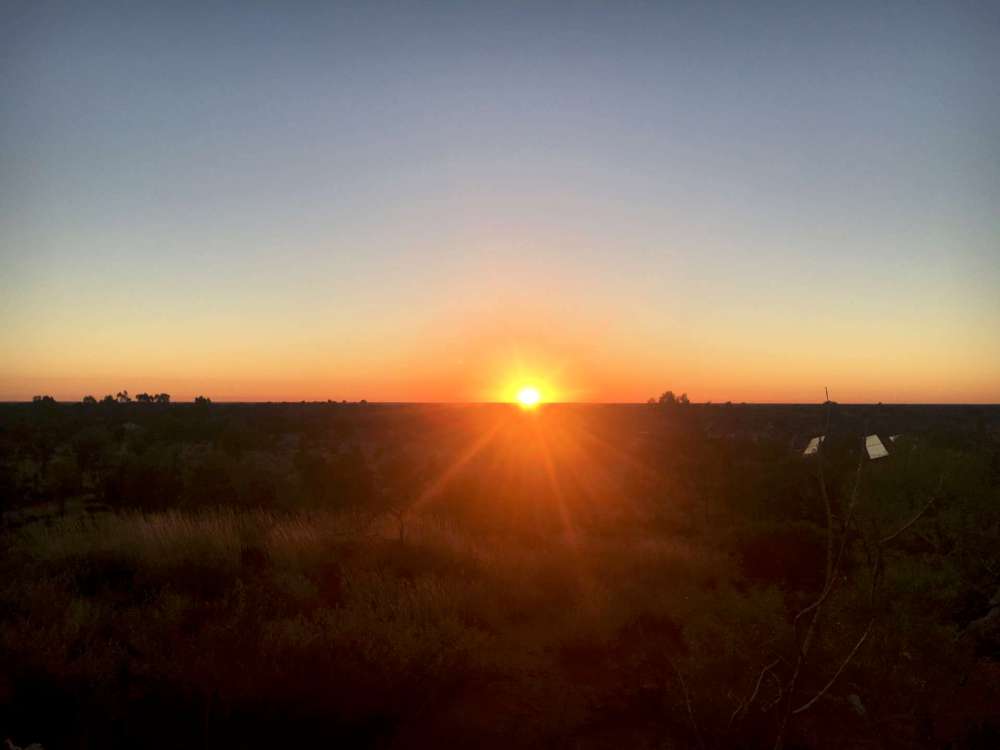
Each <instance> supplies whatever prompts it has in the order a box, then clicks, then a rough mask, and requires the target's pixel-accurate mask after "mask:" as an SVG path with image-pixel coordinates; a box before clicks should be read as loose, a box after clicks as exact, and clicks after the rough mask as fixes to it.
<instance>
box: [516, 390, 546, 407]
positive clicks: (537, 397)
mask: <svg viewBox="0 0 1000 750" xmlns="http://www.w3.org/2000/svg"><path fill="white" fill-rule="evenodd" d="M541 400H542V394H541V393H540V392H539V391H538V389H537V388H535V387H534V386H533V385H526V386H523V387H522V388H521V389H520V390H519V391H518V392H517V403H518V406H520V407H521V408H522V409H534V408H535V407H536V406H538V404H539V403H540V402H541Z"/></svg>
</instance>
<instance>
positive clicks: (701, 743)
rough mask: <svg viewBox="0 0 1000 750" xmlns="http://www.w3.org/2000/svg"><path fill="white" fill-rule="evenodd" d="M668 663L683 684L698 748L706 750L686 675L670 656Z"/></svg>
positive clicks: (685, 701)
mask: <svg viewBox="0 0 1000 750" xmlns="http://www.w3.org/2000/svg"><path fill="white" fill-rule="evenodd" d="M667 661H669V662H670V666H671V667H673V669H674V673H675V674H676V675H677V679H678V680H679V681H680V683H681V690H682V691H683V692H684V704H685V705H686V706H687V712H688V717H690V719H691V726H692V727H694V736H695V737H697V738H698V747H700V748H701V750H705V740H703V739H702V737H701V729H700V728H699V727H698V720H697V719H696V718H695V715H694V708H693V707H692V706H691V696H690V695H689V694H688V689H687V683H686V682H684V675H682V674H681V670H679V669H678V668H677V665H676V664H674V660H673V659H671V658H670V657H669V656H668V657H667Z"/></svg>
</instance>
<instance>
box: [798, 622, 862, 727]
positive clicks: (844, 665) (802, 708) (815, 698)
mask: <svg viewBox="0 0 1000 750" xmlns="http://www.w3.org/2000/svg"><path fill="white" fill-rule="evenodd" d="M874 625H875V618H874V617H873V618H872V619H871V620H869V621H868V627H867V628H865V632H864V633H862V634H861V637H860V638H859V639H858V642H857V643H855V644H854V648H852V649H851V652H850V653H849V654H848V655H847V658H846V659H844V661H843V663H842V664H841V665H840V668H839V669H838V670H837V671H836V672H834V673H833V677H831V678H830V681H829V682H828V683H826V685H824V686H823V689H822V690H820V691H819V692H818V693H816V695H815V696H813V698H812V700H810V701H808V702H806V703H803V704H802V705H801V706H799V707H798V708H796V709H795V710H794V711H792V713H793V714H800V713H802V712H803V711H807V710H809V709H810V708H812V706H813V705H814V704H815V703H816V701H818V700H819V699H820V698H822V697H823V696H824V695H825V694H826V692H827V691H828V690H829V689H830V688H831V687H833V683H835V682H836V681H837V678H838V677H840V673H841V672H843V671H844V670H845V669H846V668H847V665H848V664H849V663H850V662H851V659H853V658H854V655H855V654H856V653H858V649H860V648H861V645H862V644H863V643H864V642H865V641H866V640H867V639H868V636H869V635H871V632H872V627H873V626H874Z"/></svg>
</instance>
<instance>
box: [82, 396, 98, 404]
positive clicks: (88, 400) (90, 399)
mask: <svg viewBox="0 0 1000 750" xmlns="http://www.w3.org/2000/svg"><path fill="white" fill-rule="evenodd" d="M83 403H85V404H96V403H97V399H96V398H94V397H93V396H90V395H88V396H84V397H83Z"/></svg>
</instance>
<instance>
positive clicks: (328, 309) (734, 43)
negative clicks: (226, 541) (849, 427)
mask: <svg viewBox="0 0 1000 750" xmlns="http://www.w3.org/2000/svg"><path fill="white" fill-rule="evenodd" d="M876 5H877V7H875V6H876ZM0 9H2V10H0V269H2V272H0V321H2V326H0V398H24V397H30V395H31V394H32V393H35V392H41V391H46V392H53V393H55V394H56V395H57V396H58V397H64V398H78V397H79V396H80V395H81V394H82V393H83V392H91V391H109V390H117V389H118V388H119V387H131V388H132V389H135V390H161V389H165V390H170V389H172V391H173V392H174V393H178V394H188V393H189V392H195V391H199V392H200V391H203V390H204V391H209V392H212V393H215V394H216V395H218V396H221V397H232V398H274V399H280V398H299V397H303V398H312V397H315V398H326V397H333V398H340V397H346V398H359V397H364V396H367V397H368V398H384V399H393V400H410V399H413V400H425V399H449V398H460V399H465V398H480V397H484V398H486V397H490V395H491V394H493V393H495V392H496V389H497V388H506V387H507V380H509V379H510V378H515V379H522V378H528V379H531V378H540V379H541V380H543V381H548V382H550V384H551V388H552V390H553V391H559V392H560V394H562V395H565V396H566V397H573V398H584V399H591V398H592V399H596V400H630V399H638V398H643V397H645V396H647V395H653V394H654V393H655V392H657V390H658V389H662V388H666V387H672V388H674V389H676V390H687V391H688V392H690V393H691V394H692V396H693V397H694V398H712V399H716V400H719V399H726V398H732V399H734V400H791V401H797V400H807V399H808V400H816V399H817V397H821V396H822V391H821V389H822V386H823V385H826V384H829V385H831V387H833V388H834V394H835V395H839V396H840V398H841V400H845V401H847V400H882V401H887V402H888V401H922V400H926V401H949V400H951V401H998V400H1000V42H998V40H1000V5H998V4H996V3H992V4H991V3H955V2H949V3H916V2H914V3H900V4H892V3H888V4H883V3H879V4H874V3H822V4H819V3H817V4H814V5H806V4H802V3H781V4H758V3H726V4H723V3H690V4H687V3H670V4H668V3H630V2H623V3H612V2H603V3H597V2H594V3H517V2H497V3H490V4H486V3H483V4H477V3H463V2H456V3H391V4H383V3H376V2H371V3H358V4H342V3H337V4H334V3H329V4H328V3H296V2H291V3H288V4H276V3H267V4H265V3H213V2H205V3H158V4H155V5H153V4H149V5H147V4H143V3H133V2H129V3H101V2H95V3H66V4H57V3H47V2H3V3H2V5H0ZM661 386H662V388H661Z"/></svg>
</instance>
